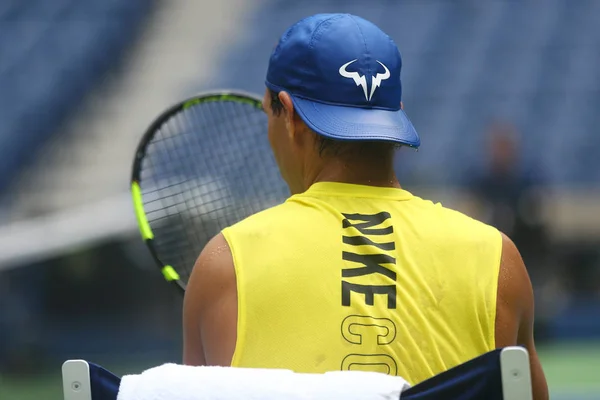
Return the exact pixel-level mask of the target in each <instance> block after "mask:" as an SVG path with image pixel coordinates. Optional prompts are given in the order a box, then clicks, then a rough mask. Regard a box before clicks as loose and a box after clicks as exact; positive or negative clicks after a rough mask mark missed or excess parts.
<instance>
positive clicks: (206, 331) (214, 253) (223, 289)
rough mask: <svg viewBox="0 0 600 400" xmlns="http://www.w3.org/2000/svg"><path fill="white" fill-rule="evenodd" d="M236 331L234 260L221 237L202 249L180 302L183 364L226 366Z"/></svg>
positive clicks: (230, 356) (231, 353)
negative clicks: (182, 299)
mask: <svg viewBox="0 0 600 400" xmlns="http://www.w3.org/2000/svg"><path fill="white" fill-rule="evenodd" d="M236 330H237V290H236V282H235V270H234V268H233V258H232V256H231V251H230V249H229V246H228V244H227V241H226V240H225V238H224V237H223V235H221V234H219V235H217V236H215V237H214V238H213V239H212V240H211V241H210V242H208V244H207V245H206V247H205V248H204V250H202V253H200V256H199V257H198V260H197V261H196V264H195V265H194V269H193V271H192V275H191V276H190V280H189V282H188V286H187V289H186V293H185V298H184V301H183V363H184V364H186V365H221V366H229V365H230V364H231V359H232V357H233V352H234V350H235V342H236Z"/></svg>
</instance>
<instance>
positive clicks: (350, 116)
mask: <svg viewBox="0 0 600 400" xmlns="http://www.w3.org/2000/svg"><path fill="white" fill-rule="evenodd" d="M292 101H293V102H294V108H295V109H296V112H297V113H298V115H300V117H301V118H302V120H303V121H304V123H306V125H308V127H309V128H311V129H312V130H314V131H315V132H317V133H318V134H321V135H323V136H326V137H329V138H332V139H338V140H382V141H383V140H385V141H390V142H395V143H399V144H403V145H406V146H410V147H414V148H418V147H419V146H420V145H421V140H420V139H419V135H418V134H417V131H416V130H415V128H414V126H413V124H412V123H411V122H410V120H409V119H408V117H407V116H406V114H405V113H404V111H403V110H398V111H388V110H381V109H374V108H373V109H365V108H357V107H344V106H336V105H331V104H324V103H318V102H315V101H312V100H306V99H303V98H301V97H297V96H292Z"/></svg>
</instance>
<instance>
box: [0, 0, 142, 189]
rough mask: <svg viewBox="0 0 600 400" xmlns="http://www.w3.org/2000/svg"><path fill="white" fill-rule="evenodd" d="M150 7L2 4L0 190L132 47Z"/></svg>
mask: <svg viewBox="0 0 600 400" xmlns="http://www.w3.org/2000/svg"><path fill="white" fill-rule="evenodd" d="M152 4H153V1H146V0H129V1H126V2H123V1H118V0H89V1H83V2H81V1H77V0H53V1H45V0H29V1H17V0H5V1H3V2H1V4H0V88H1V89H2V90H1V95H0V121H2V123H1V124H0V192H2V191H3V190H4V189H6V187H7V185H8V184H9V183H10V182H11V180H12V178H13V177H14V176H15V175H16V173H17V172H18V171H19V170H20V169H21V168H22V167H24V166H25V165H27V163H28V162H29V161H30V160H31V159H32V158H33V157H35V152H36V150H37V149H38V148H40V147H41V146H42V145H43V144H44V143H45V142H46V140H47V139H48V138H49V137H50V136H51V135H53V134H54V133H56V131H57V130H58V128H59V127H60V125H61V123H62V122H63V121H65V119H66V118H67V117H68V116H69V115H70V113H71V112H73V110H76V107H75V106H76V105H77V104H79V103H80V102H81V101H82V99H83V98H84V96H85V95H86V93H88V92H89V91H90V90H91V89H92V88H93V87H94V85H95V84H96V83H98V82H100V81H101V78H102V77H103V75H104V73H106V72H107V71H108V70H109V69H110V68H111V67H112V66H113V65H115V63H117V62H118V60H119V59H120V57H121V56H122V54H123V50H124V49H125V48H126V47H127V46H128V45H129V44H130V43H131V41H132V39H133V38H134V36H135V33H136V31H137V30H138V29H139V27H140V23H141V22H142V20H143V18H145V17H146V16H147V15H148V12H149V10H150V9H151V7H152Z"/></svg>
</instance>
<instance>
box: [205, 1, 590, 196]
mask: <svg viewBox="0 0 600 400" xmlns="http://www.w3.org/2000/svg"><path fill="white" fill-rule="evenodd" d="M333 11H335V12H339V11H341V12H350V13H355V14H358V15H361V16H363V17H365V18H367V19H370V20H372V21H374V22H375V23H377V24H378V25H380V26H381V27H382V28H383V29H384V30H385V31H386V32H388V33H389V34H390V35H391V36H392V37H393V38H394V40H395V41H396V42H397V43H398V45H399V48H400V50H401V52H402V53H403V56H404V63H405V65H404V69H403V83H404V87H403V91H404V95H403V100H404V102H405V105H406V110H407V112H408V114H409V116H410V117H411V119H412V120H413V122H414V123H415V125H416V127H417V129H418V131H419V132H420V133H421V137H422V147H421V149H420V150H419V154H418V157H416V156H414V155H411V154H410V153H406V156H404V157H400V160H399V162H400V163H401V165H399V166H401V167H402V168H399V169H400V170H401V175H402V176H403V177H404V179H403V181H404V182H407V183H408V182H411V183H412V182H415V183H422V182H423V181H426V182H427V183H428V184H450V185H461V184H463V183H464V182H463V178H462V177H463V176H464V173H465V170H466V169H469V168H478V167H480V166H481V165H482V163H483V162H484V161H485V160H484V156H485V155H484V152H482V151H481V149H482V147H483V146H484V139H485V138H484V136H483V135H482V132H483V130H484V129H485V126H486V124H487V123H488V122H489V121H490V120H491V119H496V118H498V119H506V120H509V121H512V122H514V123H515V124H516V125H517V127H518V129H519V130H520V131H521V133H522V140H521V146H522V148H523V156H524V160H523V161H524V162H525V164H526V165H525V167H526V168H529V167H534V166H537V167H538V168H539V169H540V170H541V173H542V175H543V176H544V180H545V181H546V182H547V183H548V184H550V185H560V186H569V185H576V184H594V185H597V183H598V182H600V167H599V166H598V159H597V156H596V154H597V152H598V149H599V148H600V138H599V137H598V135H596V134H595V127H596V126H598V123H600V114H599V113H598V112H597V110H596V109H597V106H598V104H600V91H599V90H598V88H599V87H600V73H599V72H598V71H600V52H598V51H597V49H598V48H600V23H599V22H600V2H598V1H594V0H582V1H577V2H573V1H569V0H548V1H547V2H545V3H544V7H538V6H537V5H536V4H535V3H527V2H525V3H523V2H514V1H502V2H491V3H490V2H486V3H485V4H483V3H481V4H479V3H477V4H475V3H472V2H462V1H456V2H449V1H437V0H431V1H428V2H426V4H424V3H423V2H420V1H372V2H369V6H368V7H365V5H364V2H363V1H357V0H346V1H341V0H309V1H302V2H295V3H289V2H282V1H276V0H271V1H266V2H264V3H263V6H262V7H260V8H259V9H258V10H256V12H255V14H254V17H253V21H251V22H250V23H248V25H247V27H248V29H250V31H249V32H248V34H247V35H246V36H245V40H244V41H242V42H241V43H240V44H239V46H238V47H237V48H236V49H234V50H232V51H231V52H230V57H229V59H228V60H226V61H225V62H223V63H222V65H221V69H220V70H219V71H220V72H219V77H221V82H217V83H216V86H222V85H225V86H234V87H239V88H241V89H244V90H249V91H255V92H261V93H262V91H263V90H264V89H263V88H264V86H263V82H262V80H261V79H260V78H262V77H263V76H264V69H265V67H266V63H267V60H268V56H269V53H270V51H271V50H272V48H273V45H274V44H275V43H274V42H275V39H274V38H276V37H278V35H280V34H281V32H283V30H284V29H286V27H287V25H288V24H289V22H290V21H294V20H297V19H300V18H302V17H304V16H306V15H310V14H313V13H317V12H333ZM509 27H510V28H509ZM248 77H259V79H248Z"/></svg>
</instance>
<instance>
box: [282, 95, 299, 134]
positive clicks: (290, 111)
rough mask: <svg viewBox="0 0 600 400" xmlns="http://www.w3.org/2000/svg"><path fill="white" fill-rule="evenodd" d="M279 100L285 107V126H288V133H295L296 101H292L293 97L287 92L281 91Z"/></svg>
mask: <svg viewBox="0 0 600 400" xmlns="http://www.w3.org/2000/svg"><path fill="white" fill-rule="evenodd" d="M279 101H281V104H283V108H284V109H285V113H284V114H285V126H286V128H287V131H288V133H290V134H291V135H293V134H294V131H295V130H296V126H295V124H294V119H295V117H294V116H295V114H296V111H295V110H294V103H293V102H292V98H291V97H290V95H289V94H288V93H287V92H284V91H281V92H279Z"/></svg>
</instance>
